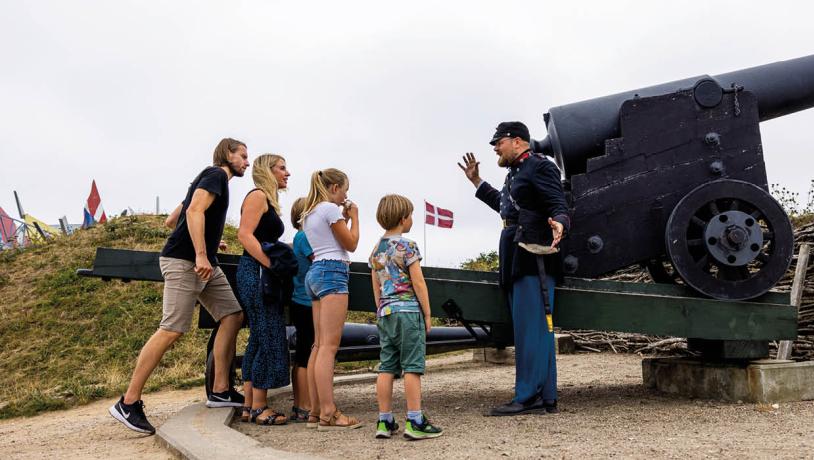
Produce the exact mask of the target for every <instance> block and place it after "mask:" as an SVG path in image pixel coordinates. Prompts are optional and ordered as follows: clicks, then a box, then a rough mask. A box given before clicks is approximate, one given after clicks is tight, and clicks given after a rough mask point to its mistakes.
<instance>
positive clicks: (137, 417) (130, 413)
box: [108, 396, 155, 434]
mask: <svg viewBox="0 0 814 460" xmlns="http://www.w3.org/2000/svg"><path fill="white" fill-rule="evenodd" d="M108 412H110V415H112V416H113V418H115V419H116V420H118V421H120V422H122V423H124V426H126V427H127V428H130V429H131V430H133V431H138V432H139V433H147V434H155V428H154V427H153V426H152V425H151V424H150V422H148V421H147V417H146V416H145V415H144V402H143V401H142V400H140V399H139V400H138V401H136V402H134V403H133V404H125V403H124V396H122V397H121V398H119V402H117V403H116V404H114V405H112V406H110V409H108Z"/></svg>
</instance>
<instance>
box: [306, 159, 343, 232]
mask: <svg viewBox="0 0 814 460" xmlns="http://www.w3.org/2000/svg"><path fill="white" fill-rule="evenodd" d="M347 183H348V175H347V174H345V173H343V172H342V171H340V170H338V169H335V168H328V169H323V170H322V171H314V174H311V186H310V187H309V188H308V197H307V198H306V199H305V209H303V211H302V216H300V220H303V219H305V216H307V215H308V214H311V212H312V211H313V210H314V208H316V207H317V205H318V204H320V203H322V202H323V201H328V187H330V186H331V185H337V186H339V187H344V186H345V184H347Z"/></svg>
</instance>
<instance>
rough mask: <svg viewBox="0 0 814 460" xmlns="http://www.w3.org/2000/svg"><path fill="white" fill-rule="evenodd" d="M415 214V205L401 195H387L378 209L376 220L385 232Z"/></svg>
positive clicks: (380, 201)
mask: <svg viewBox="0 0 814 460" xmlns="http://www.w3.org/2000/svg"><path fill="white" fill-rule="evenodd" d="M412 214H413V203H412V202H411V201H410V200H409V199H408V198H407V197H403V196H401V195H395V194H392V195H385V196H383V197H382V199H381V200H379V207H378V208H376V220H377V221H378V222H379V225H381V226H382V228H384V229H385V230H390V229H393V228H395V227H397V226H398V225H399V224H400V223H401V220H402V219H405V218H407V217H410V215H412Z"/></svg>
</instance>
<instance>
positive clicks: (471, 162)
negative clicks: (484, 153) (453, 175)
mask: <svg viewBox="0 0 814 460" xmlns="http://www.w3.org/2000/svg"><path fill="white" fill-rule="evenodd" d="M463 160H464V164H460V163H458V167H459V168H461V170H462V171H463V172H464V174H466V178H467V179H469V181H470V182H472V184H473V185H474V186H475V187H477V186H478V185H480V183H481V180H480V170H479V168H478V166H479V165H480V161H478V160H476V159H475V154H474V153H471V152H467V153H466V155H464V156H463Z"/></svg>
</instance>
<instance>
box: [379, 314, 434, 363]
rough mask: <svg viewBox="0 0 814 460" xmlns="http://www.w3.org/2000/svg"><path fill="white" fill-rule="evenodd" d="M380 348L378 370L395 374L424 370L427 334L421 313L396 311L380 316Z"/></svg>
mask: <svg viewBox="0 0 814 460" xmlns="http://www.w3.org/2000/svg"><path fill="white" fill-rule="evenodd" d="M378 326H379V343H380V344H381V347H382V351H381V355H380V359H381V365H380V366H379V372H386V373H388V374H393V375H396V376H398V375H399V374H401V372H402V371H403V372H409V373H411V374H423V373H424V356H425V354H426V352H427V342H426V341H427V336H426V332H425V330H424V315H422V314H421V313H414V312H398V313H391V314H389V315H387V316H382V317H381V318H379V321H378Z"/></svg>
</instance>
